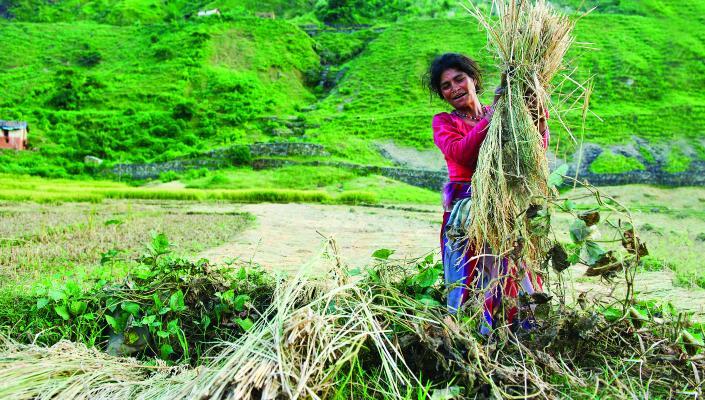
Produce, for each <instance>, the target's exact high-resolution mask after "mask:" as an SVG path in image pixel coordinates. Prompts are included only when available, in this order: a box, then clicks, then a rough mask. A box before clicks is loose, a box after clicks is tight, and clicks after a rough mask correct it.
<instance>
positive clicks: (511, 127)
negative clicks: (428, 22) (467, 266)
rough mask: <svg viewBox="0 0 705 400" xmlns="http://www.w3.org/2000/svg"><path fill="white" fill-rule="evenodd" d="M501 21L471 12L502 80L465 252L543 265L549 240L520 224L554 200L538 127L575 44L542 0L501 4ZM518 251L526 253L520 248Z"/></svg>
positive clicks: (563, 20)
mask: <svg viewBox="0 0 705 400" xmlns="http://www.w3.org/2000/svg"><path fill="white" fill-rule="evenodd" d="M492 9H493V10H494V12H495V14H496V15H497V17H498V18H496V19H495V18H491V17H490V16H486V15H483V14H482V12H481V11H480V10H479V9H478V8H477V7H475V6H473V5H472V4H471V6H470V8H468V11H469V12H470V13H471V14H472V15H473V16H474V17H475V18H477V20H478V21H479V22H480V24H481V25H482V26H483V27H484V28H485V29H486V30H487V37H488V45H489V48H490V51H491V52H493V53H494V54H496V59H497V62H498V69H499V70H500V71H501V72H502V74H503V76H504V77H506V83H505V84H506V93H505V95H504V96H503V97H502V98H501V99H500V100H499V101H498V102H497V104H496V111H495V114H494V117H493V118H492V122H491V123H490V126H489V129H488V132H487V136H486V138H485V140H484V142H483V144H482V147H481V149H480V156H479V159H478V164H477V170H476V171H475V174H474V176H473V204H472V209H471V215H472V222H471V226H470V229H469V232H468V237H469V242H470V246H475V248H482V246H483V243H485V242H487V243H489V245H490V246H491V247H492V249H493V251H494V252H495V253H497V254H506V253H508V252H510V251H513V252H514V253H516V252H520V253H521V256H522V258H523V259H524V260H526V261H528V262H530V261H537V260H540V259H543V258H545V254H546V251H547V250H548V241H547V240H545V238H544V237H542V236H541V235H535V234H533V235H532V232H531V229H530V226H529V223H528V221H525V219H522V218H521V216H522V213H524V212H525V211H526V210H527V209H528V208H529V206H530V205H531V204H545V202H546V199H549V198H550V197H551V196H553V195H554V193H552V190H551V189H550V186H549V185H548V176H549V170H548V164H547V160H546V156H545V151H544V149H543V147H542V138H541V136H540V132H539V131H538V127H537V121H538V118H539V117H540V116H542V115H543V109H544V107H546V106H547V105H548V104H549V103H550V95H551V90H552V88H551V84H550V83H551V80H552V79H553V77H554V76H555V75H556V74H557V73H558V72H559V71H561V70H562V69H563V67H564V63H563V57H564V56H565V54H566V52H567V51H568V48H569V47H570V45H571V43H572V42H573V37H572V36H571V32H572V30H573V23H572V22H571V21H569V20H568V18H567V17H565V16H563V15H561V14H559V13H558V12H557V11H555V10H553V9H552V8H551V7H550V6H549V5H548V4H547V3H546V1H544V0H537V1H536V2H535V3H534V2H530V1H525V0H519V1H516V0H498V1H494V2H493V6H492ZM517 244H521V245H523V248H517Z"/></svg>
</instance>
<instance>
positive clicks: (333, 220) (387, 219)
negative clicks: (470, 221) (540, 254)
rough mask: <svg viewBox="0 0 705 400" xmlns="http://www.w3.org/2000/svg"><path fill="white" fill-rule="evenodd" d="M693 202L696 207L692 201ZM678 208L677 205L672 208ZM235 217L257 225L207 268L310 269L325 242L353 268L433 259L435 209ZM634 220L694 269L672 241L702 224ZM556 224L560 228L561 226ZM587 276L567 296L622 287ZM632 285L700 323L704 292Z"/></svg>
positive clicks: (678, 282)
mask: <svg viewBox="0 0 705 400" xmlns="http://www.w3.org/2000/svg"><path fill="white" fill-rule="evenodd" d="M654 191H655V192H656V193H657V194H658V193H659V192H660V191H662V190H661V189H656V190H650V192H654ZM644 193H645V192H643V191H625V190H621V191H617V196H618V197H619V198H620V199H621V200H625V201H627V202H629V199H630V196H632V195H633V196H643V194H644ZM647 196H648V193H647ZM654 197H655V195H654ZM665 200H667V199H664V201H665ZM693 200H694V201H695V202H698V200H697V197H695V198H693ZM682 201H683V200H682V199H679V200H678V201H677V202H678V203H681V202H682ZM678 205H681V204H678ZM681 206H683V205H681ZM654 207H656V205H655V206H654ZM684 208H685V209H686V210H687V209H689V208H690V207H688V206H687V205H685V207H684ZM237 210H238V211H240V212H247V213H250V214H252V215H254V216H255V218H256V222H255V224H254V225H253V226H251V227H250V228H248V229H246V230H245V231H243V232H242V233H241V234H239V235H237V237H236V239H235V240H234V241H231V242H228V243H226V244H224V245H221V246H218V247H215V248H212V249H209V250H206V251H204V252H202V253H200V254H199V256H200V257H204V258H207V259H209V260H211V261H213V262H223V261H227V260H229V259H237V258H239V259H242V260H246V261H250V260H251V261H252V262H255V263H258V264H261V265H263V266H265V267H266V268H271V269H274V270H280V271H287V272H293V271H295V270H297V269H298V268H299V267H301V266H302V265H306V264H307V263H309V262H314V261H315V260H316V258H317V257H318V256H319V254H320V253H321V251H322V249H323V248H324V247H325V246H326V243H327V240H326V238H328V237H332V238H334V239H335V241H336V244H337V246H338V249H339V253H340V257H341V259H342V261H343V262H345V263H346V264H348V265H349V266H351V267H364V266H365V265H368V264H369V263H370V262H373V259H372V257H371V255H372V253H373V252H374V251H375V250H377V249H380V248H388V249H393V250H395V253H394V255H393V256H392V258H400V259H404V258H406V259H410V258H418V257H421V256H424V255H426V254H428V252H431V251H435V252H437V251H438V242H439V237H438V235H439V226H440V219H441V209H440V207H439V206H413V207H409V208H404V207H401V208H377V207H357V206H327V205H313V204H250V205H242V206H241V207H239V208H238V209H237ZM636 214H637V215H635V219H636V221H638V222H639V223H640V224H639V225H638V226H640V227H643V226H646V227H647V228H648V227H649V226H652V225H653V224H654V223H657V224H658V226H659V228H658V229H656V231H657V233H656V234H654V232H653V231H649V232H646V235H645V236H647V239H648V240H650V241H649V243H650V244H651V247H652V248H654V249H655V250H657V252H658V253H663V252H669V251H673V253H674V258H678V259H679V261H681V260H682V261H688V262H690V261H691V260H692V262H697V261H696V260H694V259H693V258H694V257H693V256H690V255H688V254H686V253H689V252H692V251H694V250H695V251H697V247H698V246H700V243H699V242H697V241H688V243H683V240H681V239H678V240H675V239H674V238H680V237H682V236H686V237H687V236H694V234H693V232H691V230H693V229H698V228H699V227H700V225H702V221H701V219H700V218H698V217H697V216H686V217H684V216H683V215H680V214H676V215H675V216H668V215H663V213H662V212H658V213H656V212H654V213H646V214H644V213H641V212H640V211H637V212H636ZM653 214H655V215H653ZM645 221H649V222H645ZM557 222H558V223H562V222H561V221H560V220H559V221H557ZM563 223H564V221H563ZM646 224H649V225H646ZM693 226H695V228H693ZM686 228H687V229H686ZM654 229H655V228H654ZM683 229H686V230H685V231H682V230H683ZM659 232H660V233H659ZM669 238H671V239H669ZM691 247H696V248H691ZM669 248H670V250H669ZM688 249H689V250H688ZM585 268H586V267H585V266H582V265H577V266H575V267H573V268H572V269H571V274H572V278H571V279H570V281H571V282H572V283H571V284H570V286H571V288H572V290H571V291H570V292H571V294H572V295H573V296H577V295H578V294H579V293H581V292H587V295H588V297H599V298H604V297H606V296H608V297H609V296H620V293H622V291H623V289H624V288H623V287H620V286H618V287H617V288H616V289H615V290H612V288H610V286H609V285H606V284H604V283H602V282H600V279H599V278H591V277H585V276H583V273H584V270H585ZM636 281H637V283H636V286H637V287H636V289H637V292H638V294H637V296H638V298H639V299H641V300H656V301H659V302H664V303H665V302H670V303H672V304H673V305H674V306H675V307H676V308H677V309H679V310H682V311H689V312H693V313H694V314H695V316H694V317H695V318H696V319H698V320H702V319H705V290H703V289H701V288H700V287H698V286H697V285H693V284H688V283H687V282H683V281H682V278H679V277H678V276H676V273H674V271H672V270H670V269H668V268H664V269H662V270H660V271H640V272H638V274H637V278H636Z"/></svg>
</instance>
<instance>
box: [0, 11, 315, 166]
mask: <svg viewBox="0 0 705 400" xmlns="http://www.w3.org/2000/svg"><path fill="white" fill-rule="evenodd" d="M2 32H3V37H4V38H7V40H3V41H2V42H1V44H0V49H1V50H2V52H3V54H4V55H5V57H3V59H2V60H1V61H0V70H2V71H3V72H0V76H1V77H2V79H0V90H1V91H2V93H4V94H5V96H3V97H2V98H1V99H0V115H2V116H3V118H6V119H12V118H16V119H25V120H27V121H29V123H30V126H31V127H32V132H31V133H32V136H31V140H32V144H33V145H34V146H36V147H39V148H40V149H41V153H40V154H41V155H42V156H44V157H46V158H49V159H51V158H59V157H63V158H64V159H63V160H61V163H64V164H66V165H67V167H68V168H67V169H68V170H69V172H72V173H76V172H81V171H82V168H81V165H78V164H71V162H72V161H74V162H75V161H79V160H82V158H83V156H85V155H88V154H92V155H96V156H98V157H101V158H107V159H109V160H127V161H143V160H148V159H155V158H156V159H159V158H160V157H161V158H163V159H166V158H169V157H171V156H173V155H175V154H179V153H184V152H187V151H191V150H192V149H196V148H199V147H204V146H208V145H211V146H212V145H216V144H222V143H223V142H227V141H238V142H240V141H248V140H249V141H252V140H255V139H256V137H252V138H248V137H245V136H244V135H243V134H242V128H241V127H242V126H243V124H244V123H245V122H246V121H249V120H251V119H254V118H256V117H258V116H261V115H263V114H264V115H266V114H272V113H276V112H280V113H285V114H286V113H292V112H294V110H295V109H297V108H299V107H301V106H302V105H305V104H308V103H310V102H311V101H313V100H314V99H315V98H314V96H313V95H312V94H311V93H309V92H308V91H307V90H306V89H304V87H303V84H302V79H303V78H302V77H303V75H304V73H305V71H307V70H309V69H312V68H316V67H317V65H318V56H317V54H316V53H315V52H314V51H313V50H312V42H311V40H310V39H309V38H308V36H307V35H306V34H305V33H304V32H302V31H300V30H299V29H297V28H296V27H294V26H293V25H291V24H289V23H288V22H286V21H272V20H262V19H254V18H243V19H238V20H235V21H232V22H226V23H220V24H215V25H209V24H206V23H203V24H186V25H183V26H176V27H171V26H164V25H155V26H147V27H139V26H129V27H117V26H111V25H100V24H96V23H93V22H78V23H72V24H66V23H52V24H48V23H47V24H44V23H17V22H13V23H3V24H2ZM90 54H99V56H100V61H99V63H97V64H96V65H94V66H82V65H80V62H81V60H82V57H85V56H86V55H90ZM67 71H68V72H67ZM66 93H68V94H66ZM62 95H63V97H61V96H62ZM56 98H59V99H64V100H65V101H64V103H68V104H61V105H56V104H55V103H56V100H55V99H56ZM67 98H68V100H66V99H67ZM179 112H181V113H182V114H185V115H177V114H178V113H179ZM238 128H240V129H239V130H238ZM53 144H56V145H57V146H52V145H53ZM3 156H4V157H5V159H8V158H13V156H14V155H12V154H7V153H3ZM37 156H38V155H37V154H32V155H28V154H27V155H22V156H21V157H17V158H19V161H17V163H18V164H19V165H26V164H33V163H36V161H37V160H36V158H38V157H37ZM30 159H31V160H30ZM26 172H35V173H43V172H45V173H47V174H48V171H41V170H30V171H26Z"/></svg>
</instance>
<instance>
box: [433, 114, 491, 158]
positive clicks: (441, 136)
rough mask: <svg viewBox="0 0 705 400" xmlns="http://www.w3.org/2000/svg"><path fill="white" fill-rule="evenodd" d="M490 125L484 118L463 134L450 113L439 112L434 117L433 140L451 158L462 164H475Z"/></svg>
mask: <svg viewBox="0 0 705 400" xmlns="http://www.w3.org/2000/svg"><path fill="white" fill-rule="evenodd" d="M488 125H489V122H488V121H487V120H486V119H484V118H483V119H481V120H480V121H479V122H478V123H477V125H475V126H474V127H473V128H472V129H471V130H470V131H469V132H468V133H467V134H465V135H463V134H462V133H461V132H459V131H458V129H457V128H456V127H455V125H454V124H453V121H452V119H451V116H450V115H449V114H447V113H441V114H437V115H436V116H435V117H433V141H434V142H435V143H436V146H438V148H439V149H440V150H441V152H442V153H443V154H444V155H445V156H446V157H447V158H449V159H450V160H453V161H454V162H456V163H458V164H461V165H468V166H470V165H475V164H476V163H477V157H478V154H479V152H480V145H481V144H482V141H483V140H484V139H485V135H486V134H487V126H488Z"/></svg>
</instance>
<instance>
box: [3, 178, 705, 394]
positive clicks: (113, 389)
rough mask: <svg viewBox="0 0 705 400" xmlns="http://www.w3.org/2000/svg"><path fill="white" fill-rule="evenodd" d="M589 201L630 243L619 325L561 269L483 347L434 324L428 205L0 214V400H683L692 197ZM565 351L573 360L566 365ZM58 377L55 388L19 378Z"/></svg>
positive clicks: (471, 336)
mask: <svg viewBox="0 0 705 400" xmlns="http://www.w3.org/2000/svg"><path fill="white" fill-rule="evenodd" d="M601 191H602V192H603V193H604V194H605V195H610V196H611V197H612V198H614V199H618V200H619V201H620V202H622V203H624V204H626V205H628V207H629V208H630V209H631V210H632V213H633V217H634V222H635V225H636V227H637V229H638V230H639V231H640V232H641V233H642V235H641V237H642V239H643V240H644V241H645V242H646V243H647V244H648V246H649V251H650V255H649V256H648V257H644V260H645V262H643V265H640V266H639V268H637V270H636V271H635V279H634V285H635V291H636V300H637V302H636V303H635V305H634V306H632V307H631V308H630V310H631V309H634V310H635V311H633V313H637V314H636V315H638V316H639V317H638V318H639V320H638V321H639V322H638V323H637V322H635V321H636V320H635V319H634V318H633V317H630V318H626V319H624V318H620V315H621V311H620V308H619V307H620V306H619V304H620V303H619V301H623V300H620V299H623V298H624V296H625V290H626V288H627V287H626V286H625V283H624V282H623V281H622V279H621V278H620V277H619V276H618V275H617V276H612V283H610V282H607V281H605V280H604V279H602V278H600V277H587V276H585V275H584V274H585V272H586V268H587V267H586V266H584V265H580V264H578V265H575V266H573V267H571V268H569V269H568V270H566V271H564V272H563V273H562V274H560V278H559V280H563V281H564V282H563V283H562V284H559V282H557V281H556V280H555V279H556V278H555V276H554V278H553V279H554V280H553V281H551V283H549V284H548V285H547V293H550V294H551V295H552V296H553V298H554V300H552V301H558V302H559V303H562V304H565V307H566V309H564V310H563V311H560V308H559V309H555V310H553V311H550V312H549V314H547V316H544V317H540V318H539V320H538V324H539V325H538V328H537V329H536V330H535V331H533V332H534V333H531V334H527V333H524V334H519V333H515V334H514V336H513V335H512V334H510V335H509V336H506V337H504V338H503V339H499V338H498V339H497V340H499V342H494V343H493V342H492V341H486V339H484V338H483V337H481V336H479V337H478V336H477V332H476V324H475V323H474V322H473V321H474V320H475V319H474V318H475V317H474V316H473V315H467V316H464V317H463V318H461V319H455V318H449V317H448V314H447V312H446V311H445V308H444V307H443V306H442V302H443V298H444V296H445V295H444V294H443V292H444V291H443V287H442V285H441V284H440V281H439V280H438V277H439V275H438V274H439V273H440V272H441V270H439V269H438V268H439V265H440V264H438V259H439V255H438V251H437V243H438V225H439V223H440V217H441V214H440V211H441V210H440V207H439V206H438V205H433V204H427V205H419V204H416V205H409V206H403V205H381V206H380V205H375V206H343V205H321V204H296V203H291V204H272V203H261V204H236V203H214V202H208V203H201V202H193V201H134V200H110V201H104V202H102V203H99V204H91V203H57V204H37V203H31V202H5V203H2V204H1V205H0V215H2V220H1V221H2V222H1V223H0V232H1V234H0V236H1V237H2V244H1V247H0V249H1V250H2V253H1V257H2V258H0V260H2V266H3V267H2V274H3V282H5V284H4V285H3V287H2V292H3V294H2V295H1V296H0V302H2V304H0V305H1V306H2V307H0V329H2V335H3V336H2V337H3V339H2V340H3V343H4V344H3V345H2V349H1V350H0V379H2V380H3V382H10V384H8V385H5V386H2V387H0V396H1V395H4V394H12V395H13V396H14V397H16V398H49V397H52V396H48V397H46V396H44V393H58V395H57V396H58V397H60V398H63V397H65V396H68V393H75V394H76V395H75V398H86V399H88V398H154V399H162V398H184V399H186V398H248V396H249V397H250V398H260V397H266V396H265V394H266V393H270V394H271V395H272V398H275V397H276V396H280V395H281V393H289V394H288V395H285V397H287V396H288V397H292V398H308V397H319V398H351V397H356V398H357V397H360V398H389V397H391V398H426V397H434V396H435V398H463V397H464V395H462V393H475V397H478V398H493V397H494V398H497V397H503V396H504V395H510V394H511V395H512V396H519V395H521V394H522V393H524V391H526V392H527V393H528V392H531V393H540V395H541V396H543V397H548V398H564V397H572V398H593V396H594V393H600V394H601V395H604V396H605V397H608V398H620V397H631V396H635V397H638V398H639V397H648V396H650V395H651V393H656V394H658V395H659V396H663V397H665V398H668V397H669V396H673V397H681V396H683V395H689V394H694V393H698V390H699V389H698V387H697V383H696V380H695V379H696V378H695V377H694V376H693V375H692V374H693V368H695V367H692V366H691V365H696V363H698V362H699V361H697V360H699V358H698V357H699V350H698V349H699V347H698V346H700V345H699V344H698V343H699V341H700V340H701V339H700V337H701V334H699V333H698V332H699V330H700V329H701V328H700V327H701V326H702V325H701V322H700V321H703V320H704V319H705V318H703V315H704V314H703V306H704V305H705V290H704V289H702V288H701V287H700V286H699V282H701V281H700V280H699V279H701V277H702V272H701V271H702V270H701V268H700V267H699V264H698V262H699V256H698V254H701V253H700V252H701V251H702V250H703V249H702V247H703V243H702V241H700V239H698V238H699V237H700V236H702V235H701V233H702V232H705V218H704V217H703V214H704V211H705V210H703V208H704V207H703V204H705V203H704V202H703V200H701V199H705V190H704V189H693V188H681V189H661V188H654V187H644V186H632V187H629V186H626V187H609V188H602V189H601ZM581 193H582V192H580V191H568V192H565V193H562V194H561V196H564V197H572V198H579V197H580V196H581ZM674 199H675V200H674ZM575 201H576V203H579V202H580V200H579V199H578V200H575ZM586 204H588V203H587V202H586ZM578 206H580V205H579V204H578ZM554 224H555V225H556V226H557V227H558V228H557V230H558V231H562V230H566V229H567V228H568V225H569V221H568V220H567V219H566V218H563V217H560V214H557V215H556V218H555V220H554ZM561 240H567V241H569V240H570V238H568V237H564V238H561ZM384 249H388V250H389V251H387V250H384ZM373 255H374V256H373ZM182 256H183V257H185V258H182ZM204 259H208V260H210V261H209V262H206V261H205V260H204ZM429 278H431V279H429ZM561 288H562V289H561ZM561 290H563V292H561ZM583 292H584V293H586V294H585V295H584V296H582V297H581V293H583ZM155 296H156V297H155ZM561 297H564V299H563V300H559V299H560V298H561ZM586 302H587V304H591V305H588V306H585V305H584V304H585V303H586ZM333 304H335V307H334V309H332V308H331V306H332V305H333ZM582 307H585V310H582ZM412 310H413V311H412ZM587 310H592V311H589V312H588V311H587ZM630 312H631V311H630ZM537 315H538V314H537ZM641 319H643V321H641ZM637 325H639V326H640V327H639V328H637V327H636V326H637ZM393 327H395V328H393ZM674 329H677V330H676V331H674ZM282 330H283V331H282ZM118 332H120V333H118ZM282 332H283V334H284V336H282V335H281V334H282ZM682 332H691V333H688V335H690V336H684V335H686V334H685V333H682ZM503 335H506V334H503ZM527 335H528V336H527ZM669 337H670V338H671V339H667V340H666V339H664V338H669ZM689 338H690V339H689ZM691 339H692V340H691ZM67 340H68V341H67ZM664 340H666V342H664ZM669 340H670V342H669ZM691 341H692V344H691V343H690V342H691ZM214 343H220V344H214ZM443 343H445V344H443ZM498 343H505V344H504V345H502V346H498ZM532 343H533V344H532ZM669 343H670V344H669ZM86 346H87V347H86ZM517 346H519V347H517ZM576 346H577V347H578V348H582V349H583V350H584V352H581V353H575V352H573V351H567V349H573V348H575V347H576ZM642 346H643V349H644V350H643V351H642V350H641V349H642ZM679 346H681V347H679ZM647 349H648V350H647ZM518 351H519V352H518ZM680 352H682V354H681V353H680ZM688 352H691V353H692V354H695V355H694V356H687V354H690V353H688ZM607 353H609V354H612V357H611V358H610V359H608V360H605V359H602V358H600V357H601V356H599V354H607ZM473 354H474V355H473ZM522 354H523V355H522ZM590 354H594V356H592V355H590ZM679 354H680V355H679ZM468 355H471V356H472V357H475V358H473V359H470V360H468V359H466V357H467V356H468ZM125 357H128V358H125ZM595 357H598V358H595ZM684 357H685V358H684ZM688 357H691V358H692V360H691V361H678V360H686V359H687V360H690V358H688ZM275 359H276V360H279V361H277V362H276V363H274V362H273V361H272V360H275ZM401 359H403V360H404V362H403V363H400V361H399V360H401ZM155 360H156V366H157V369H154V365H155V364H154V362H155ZM628 360H642V361H640V362H642V363H644V365H649V366H650V368H653V369H651V370H650V371H648V372H646V373H645V372H641V373H642V374H648V375H644V376H650V378H649V379H651V380H652V382H653V383H652V385H653V387H649V388H646V387H644V386H639V385H638V384H637V382H638V379H639V372H638V371H639V370H638V369H635V366H634V364H633V363H634V361H628ZM595 365H602V366H601V368H603V369H601V370H595V369H594V368H595V367H594V366H595ZM32 366H36V367H32ZM86 366H89V367H88V368H86ZM235 366H237V367H235ZM193 367H197V368H193ZM37 368H39V369H37ZM698 368H699V367H698ZM619 369H621V370H622V371H623V372H622V373H621V374H620V375H616V376H617V379H616V380H612V382H613V383H615V382H616V386H610V385H609V384H608V382H610V379H612V378H613V377H614V376H615V375H614V374H615V373H616V371H617V370H619ZM58 370H62V371H65V373H66V375H65V376H69V377H70V378H61V379H59V378H58V375H51V374H47V375H43V377H41V378H31V379H30V378H27V377H29V376H34V377H39V376H40V375H38V374H42V372H41V371H58ZM272 371H276V373H272ZM413 371H416V372H413ZM688 373H689V374H690V375H687V374H688ZM331 374H333V375H331ZM282 377H284V378H282ZM478 379H479V380H478ZM656 379H658V380H659V381H658V382H656V381H655V380H656ZM86 381H90V382H93V384H92V385H90V386H85V384H84V382H86ZM302 382H305V384H304V386H301V385H302ZM456 382H457V383H456ZM674 382H677V383H678V384H679V385H683V386H682V387H678V388H677V389H673V387H671V386H669V385H671V384H672V383H674ZM595 387H597V389H595ZM86 388H88V390H86ZM595 391H597V392H595ZM18 393H19V395H18ZM276 393H279V395H277V394H276ZM364 393H367V394H364ZM531 393H529V394H531ZM254 394H256V395H254ZM625 394H626V395H625ZM72 396H73V395H72ZM438 396H446V397H438ZM458 396H460V397H458ZM659 396H655V397H659ZM54 397H56V396H54Z"/></svg>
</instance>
